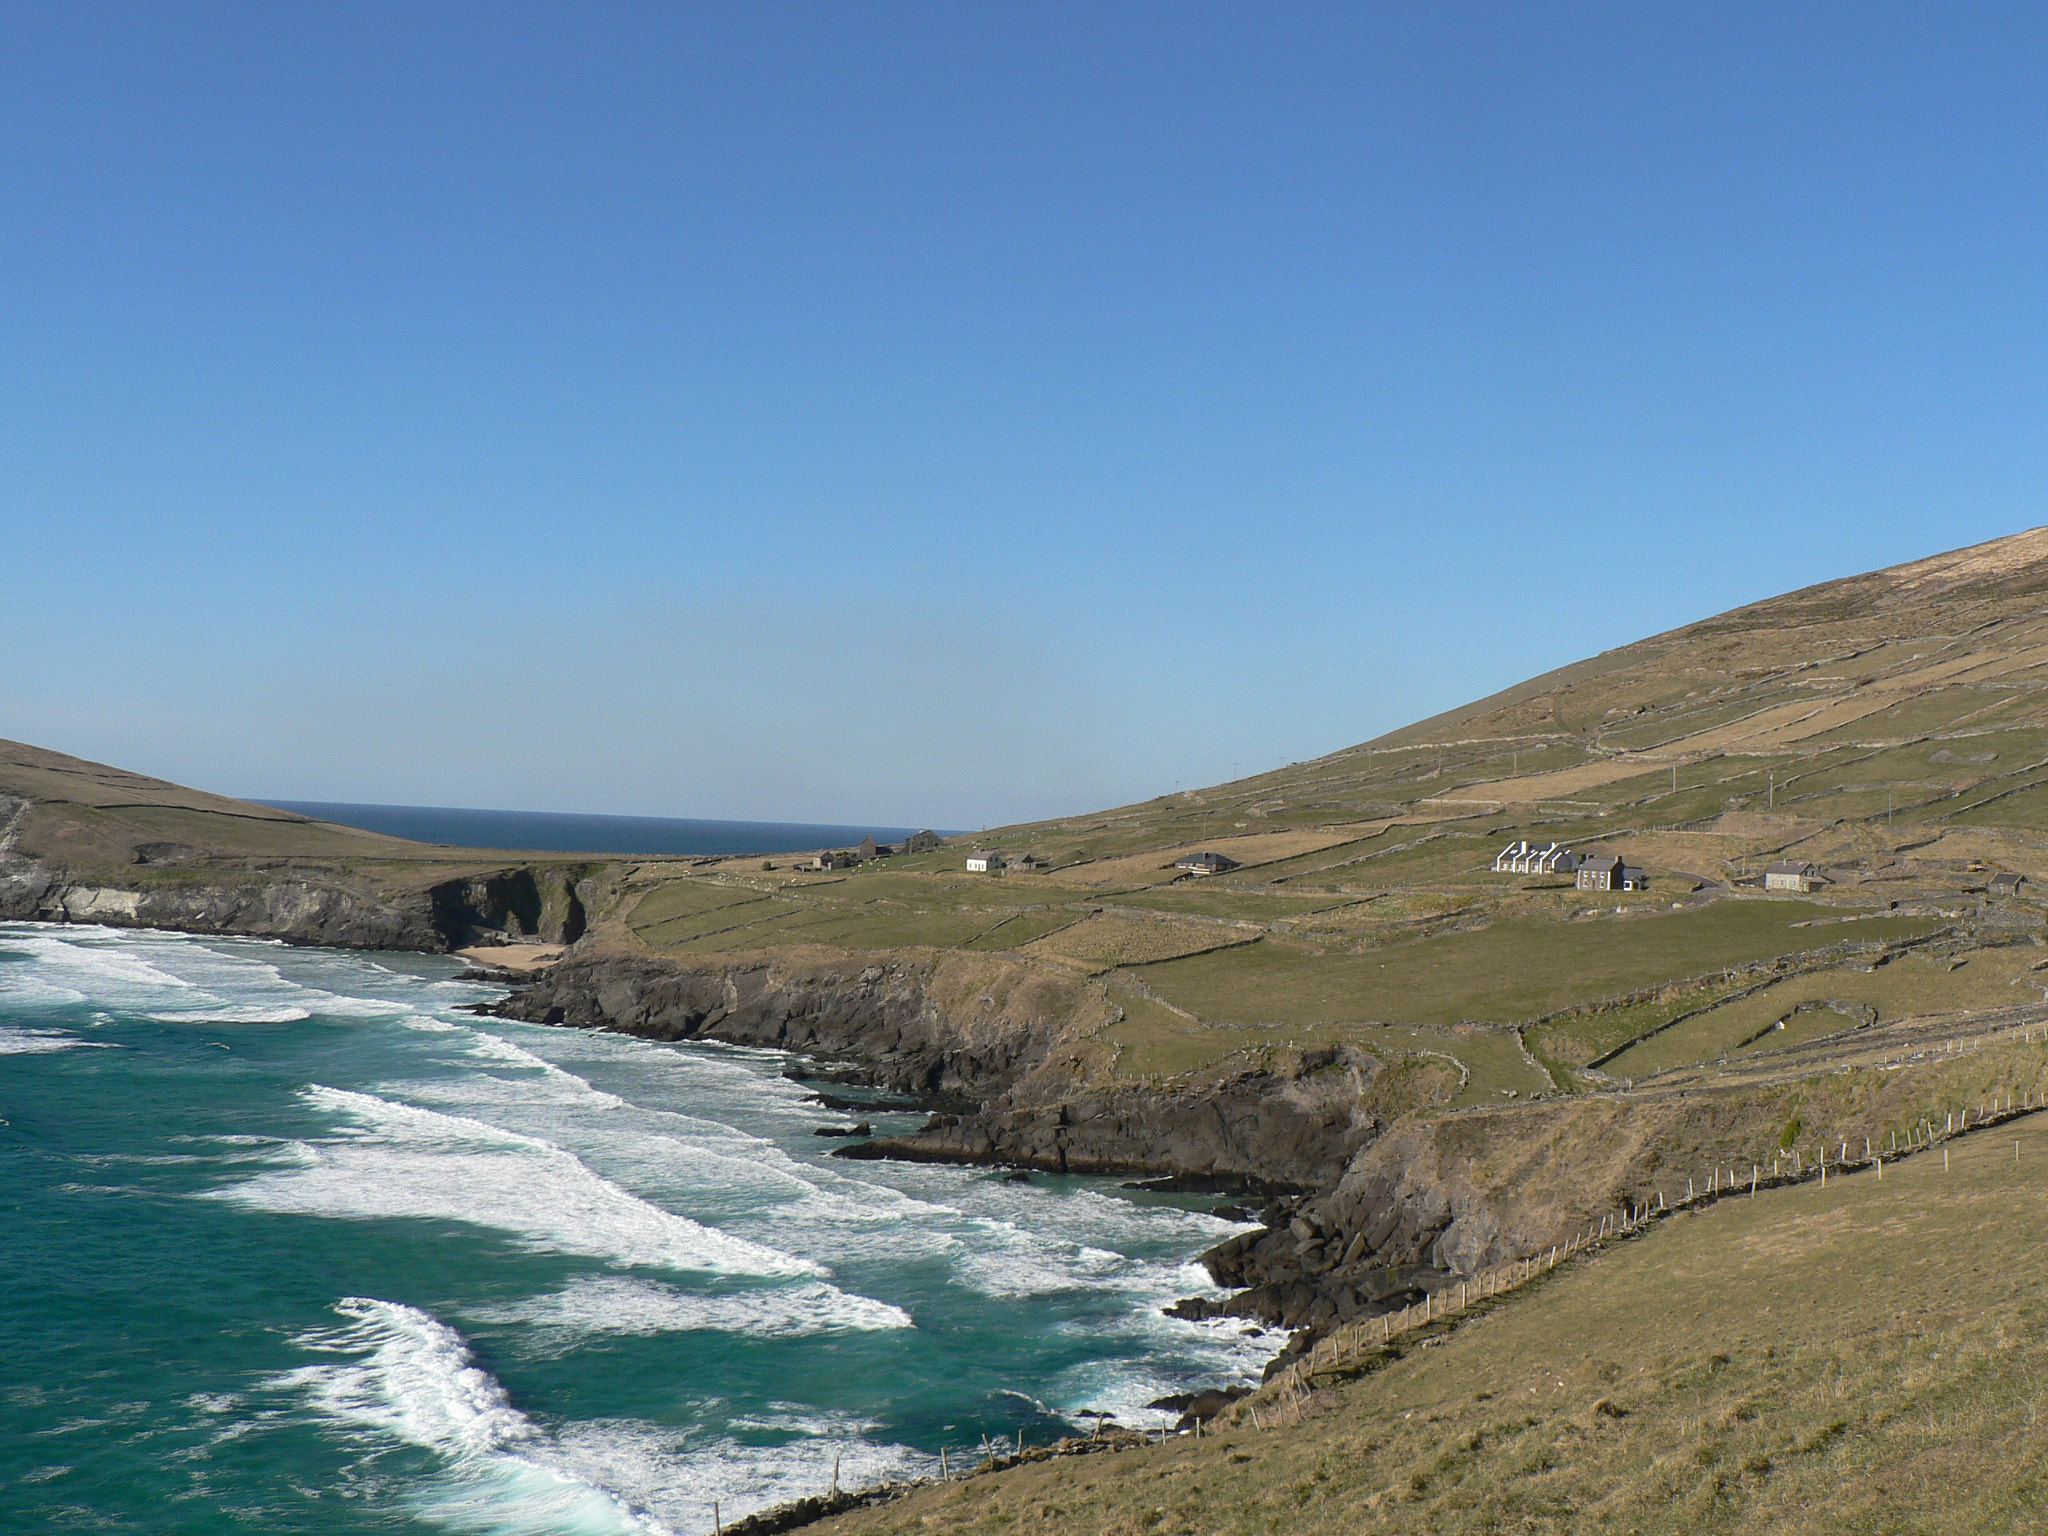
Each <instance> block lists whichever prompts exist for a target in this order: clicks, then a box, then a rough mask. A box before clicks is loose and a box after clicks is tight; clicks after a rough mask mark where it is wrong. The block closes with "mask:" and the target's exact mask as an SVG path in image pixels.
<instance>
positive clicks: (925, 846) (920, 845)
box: [903, 827, 946, 853]
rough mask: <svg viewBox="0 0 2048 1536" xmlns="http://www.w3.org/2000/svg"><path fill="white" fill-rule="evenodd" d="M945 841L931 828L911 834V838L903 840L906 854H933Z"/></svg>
mask: <svg viewBox="0 0 2048 1536" xmlns="http://www.w3.org/2000/svg"><path fill="white" fill-rule="evenodd" d="M945 841H946V840H945V839H944V838H943V837H941V836H939V834H938V833H936V832H934V831H933V830H932V829H931V828H930V827H926V828H924V829H923V830H921V831H917V832H913V833H911V834H910V836H908V837H906V838H905V839H903V851H904V852H905V853H932V852H935V851H936V850H937V849H938V848H939V847H940V846H942V845H943V844H944V843H945Z"/></svg>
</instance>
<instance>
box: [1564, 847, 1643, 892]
mask: <svg viewBox="0 0 2048 1536" xmlns="http://www.w3.org/2000/svg"><path fill="white" fill-rule="evenodd" d="M1649 885H1650V882H1649V879H1648V878H1647V877H1646V876H1645V875H1644V874H1643V872H1642V871H1641V870H1640V869H1636V868H1634V867H1632V866H1631V865H1629V864H1628V863H1627V862H1626V861H1625V860H1624V859H1623V858H1622V856H1621V855H1620V854H1618V853H1596V854H1594V855H1593V856H1592V857H1591V858H1585V859H1581V860H1579V878H1578V887H1579V889H1580V890H1582V891H1641V890H1647V889H1649Z"/></svg>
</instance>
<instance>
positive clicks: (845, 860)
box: [797, 848, 860, 869]
mask: <svg viewBox="0 0 2048 1536" xmlns="http://www.w3.org/2000/svg"><path fill="white" fill-rule="evenodd" d="M859 862H860V855H859V854H857V853H855V852H854V851H853V850H852V849H851V848H828V849H826V850H825V851H824V852H823V853H821V854H819V855H818V856H817V857H816V858H814V859H812V860H811V862H810V863H809V864H808V865H798V866H797V867H798V868H799V869H805V868H808V869H852V868H853V867H854V865H856V864H858V863H859Z"/></svg>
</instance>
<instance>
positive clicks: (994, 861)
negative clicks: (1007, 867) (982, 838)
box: [967, 848, 1003, 875]
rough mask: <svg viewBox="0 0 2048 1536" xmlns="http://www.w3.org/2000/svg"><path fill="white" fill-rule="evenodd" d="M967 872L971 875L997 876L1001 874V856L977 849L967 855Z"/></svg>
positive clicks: (984, 849) (983, 849)
mask: <svg viewBox="0 0 2048 1536" xmlns="http://www.w3.org/2000/svg"><path fill="white" fill-rule="evenodd" d="M967 872H968V873H969V874H973V875H999V874H1001V873H1002V872H1003V856H1002V855H1001V854H1000V853H990V852H989V851H988V850H987V849H986V848H978V849H976V850H975V851H974V852H973V853H970V854H969V855H967Z"/></svg>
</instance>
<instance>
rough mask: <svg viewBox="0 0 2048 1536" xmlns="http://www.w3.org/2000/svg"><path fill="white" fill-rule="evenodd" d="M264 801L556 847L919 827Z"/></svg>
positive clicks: (602, 849) (365, 825) (828, 844)
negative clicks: (694, 819)
mask: <svg viewBox="0 0 2048 1536" xmlns="http://www.w3.org/2000/svg"><path fill="white" fill-rule="evenodd" d="M256 803H257V804H259V805H269V806H275V807H276V808H277V809H278V810H281V811H296V812H297V813H298V814H299V815H301V816H314V817H318V818H319V819H320V820H321V821H335V822H339V823H341V825H343V826H344V827H361V828H362V829H363V830H364V831H366V832H382V833H384V834H386V835H387V836H390V837H410V838H413V839H415V840H417V841H419V842H422V843H454V844H456V845H458V846H460V847H464V848H510V849H517V850H521V851H524V852H541V851H546V852H553V853H626V854H631V853H640V854H656V853H667V854H685V855H688V854H712V853H796V852H799V851H801V850H804V849H810V848H850V847H852V846H854V845H855V844H856V843H858V842H859V841H860V840H861V839H862V838H864V837H870V836H871V837H873V838H874V839H875V841H876V842H878V843H896V842H901V841H902V840H903V839H904V838H906V837H908V836H910V834H911V833H913V832H915V831H917V830H918V829H917V828H916V827H869V826H834V825H829V824H826V823H823V822H805V821H691V820H688V819H685V818H680V817H671V816H582V815H575V814H572V813H569V812H564V811H477V810H464V809H462V808H460V807H457V806H446V805H353V804H348V803H345V802H342V801H330V800H259V801H257V802H256Z"/></svg>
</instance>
